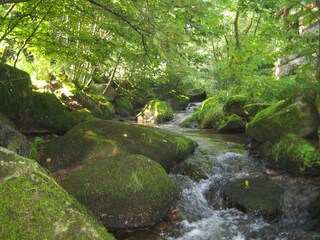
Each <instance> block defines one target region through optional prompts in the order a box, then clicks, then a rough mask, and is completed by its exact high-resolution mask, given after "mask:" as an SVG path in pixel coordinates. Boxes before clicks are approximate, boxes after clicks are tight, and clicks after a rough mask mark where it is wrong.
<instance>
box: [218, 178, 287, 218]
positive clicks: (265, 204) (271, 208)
mask: <svg viewBox="0 0 320 240" xmlns="http://www.w3.org/2000/svg"><path fill="white" fill-rule="evenodd" d="M282 193H283V189H282V188H281V187H280V186H279V185H277V184H275V183H273V182H271V181H270V180H268V179H267V178H262V177H258V178H251V177H250V178H242V179H237V180H234V181H232V182H229V183H228V184H226V186H225V187H224V190H223V199H224V202H225V205H226V206H227V207H229V208H233V207H234V208H237V209H238V210H240V211H244V212H248V213H254V214H258V215H262V216H263V217H265V218H266V219H268V220H273V219H274V218H276V217H277V215H278V214H279V211H280V196H281V194H282Z"/></svg>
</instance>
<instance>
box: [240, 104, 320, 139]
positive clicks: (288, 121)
mask: <svg viewBox="0 0 320 240" xmlns="http://www.w3.org/2000/svg"><path fill="white" fill-rule="evenodd" d="M318 124H319V116H318V112H317V109H316V107H315V106H314V104H313V103H312V101H309V100H308V99H306V98H298V99H295V100H287V101H284V100H282V101H279V102H278V103H276V104H274V105H272V106H270V107H268V108H266V109H265V110H262V111H260V112H259V113H258V114H257V115H256V116H255V117H254V118H253V119H252V120H251V121H250V122H249V123H248V124H247V127H246V133H247V135H249V136H250V137H253V138H254V139H256V140H257V141H258V142H266V141H276V140H277V139H279V138H280V137H281V136H284V135H286V134H287V133H296V134H298V135H299V136H301V137H310V136H312V135H314V134H315V133H316V132H317V128H318Z"/></svg>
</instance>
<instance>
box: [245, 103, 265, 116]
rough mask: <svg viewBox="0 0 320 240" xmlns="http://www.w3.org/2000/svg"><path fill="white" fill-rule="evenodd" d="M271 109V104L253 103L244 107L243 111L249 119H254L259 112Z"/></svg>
mask: <svg viewBox="0 0 320 240" xmlns="http://www.w3.org/2000/svg"><path fill="white" fill-rule="evenodd" d="M268 107H270V104H265V103H251V104H247V105H245V106H244V107H243V111H244V113H245V114H246V117H247V118H252V117H254V116H255V115H257V113H258V112H260V111H262V110H264V109H266V108H268Z"/></svg>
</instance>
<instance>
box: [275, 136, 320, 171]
mask: <svg viewBox="0 0 320 240" xmlns="http://www.w3.org/2000/svg"><path fill="white" fill-rule="evenodd" d="M272 155H273V159H274V162H273V164H274V166H275V167H277V168H279V169H281V170H285V171H288V172H290V173H294V174H301V173H302V174H309V175H320V153H319V152H317V150H316V148H315V147H314V146H312V145H311V144H310V143H309V142H308V141H306V140H305V139H304V138H302V137H300V136H298V135H296V134H292V133H289V134H287V135H286V136H284V137H282V138H281V139H280V140H279V141H278V142H277V143H276V144H274V146H273V148H272Z"/></svg>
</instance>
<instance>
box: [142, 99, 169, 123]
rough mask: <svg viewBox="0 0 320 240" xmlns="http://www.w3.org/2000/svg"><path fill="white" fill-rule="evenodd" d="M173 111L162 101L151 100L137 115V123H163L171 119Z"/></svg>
mask: <svg viewBox="0 0 320 240" xmlns="http://www.w3.org/2000/svg"><path fill="white" fill-rule="evenodd" d="M173 117H174V116H173V110H172V108H171V107H170V106H169V104H167V103H166V102H164V101H160V100H152V101H150V102H148V104H147V105H146V106H145V107H144V108H143V109H142V111H141V112H140V113H139V114H138V123H164V122H167V121H170V120H172V119H173Z"/></svg>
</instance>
